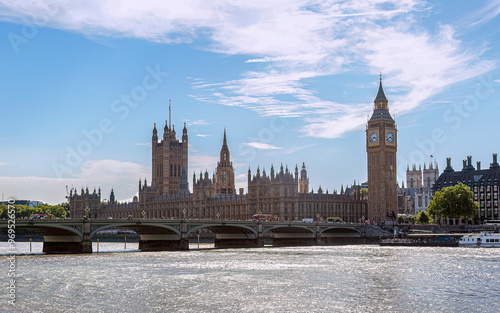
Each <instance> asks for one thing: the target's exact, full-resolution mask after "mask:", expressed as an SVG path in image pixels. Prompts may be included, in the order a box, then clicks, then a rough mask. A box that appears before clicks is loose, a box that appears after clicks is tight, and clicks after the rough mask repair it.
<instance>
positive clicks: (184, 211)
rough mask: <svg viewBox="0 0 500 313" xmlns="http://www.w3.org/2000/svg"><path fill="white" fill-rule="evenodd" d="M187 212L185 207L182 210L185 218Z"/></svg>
mask: <svg viewBox="0 0 500 313" xmlns="http://www.w3.org/2000/svg"><path fill="white" fill-rule="evenodd" d="M186 212H187V210H186V209H185V208H184V209H183V210H182V213H184V219H186Z"/></svg>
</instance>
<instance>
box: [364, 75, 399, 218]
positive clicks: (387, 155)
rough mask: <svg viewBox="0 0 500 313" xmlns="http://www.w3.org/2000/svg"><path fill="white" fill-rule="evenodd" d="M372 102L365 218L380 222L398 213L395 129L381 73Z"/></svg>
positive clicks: (368, 139)
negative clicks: (366, 216)
mask: <svg viewBox="0 0 500 313" xmlns="http://www.w3.org/2000/svg"><path fill="white" fill-rule="evenodd" d="M373 102H374V105H373V114H372V116H371V118H370V120H368V123H367V125H366V152H367V165H368V218H369V219H371V220H373V221H374V222H381V221H383V220H385V219H386V217H387V216H392V214H393V213H394V214H397V212H398V195H397V180H396V165H397V162H396V152H397V128H396V122H395V121H394V119H393V118H392V116H391V114H390V113H389V101H388V100H387V98H386V96H385V93H384V89H383V87H382V74H380V84H379V88H378V93H377V96H376V97H375V100H374V101H373Z"/></svg>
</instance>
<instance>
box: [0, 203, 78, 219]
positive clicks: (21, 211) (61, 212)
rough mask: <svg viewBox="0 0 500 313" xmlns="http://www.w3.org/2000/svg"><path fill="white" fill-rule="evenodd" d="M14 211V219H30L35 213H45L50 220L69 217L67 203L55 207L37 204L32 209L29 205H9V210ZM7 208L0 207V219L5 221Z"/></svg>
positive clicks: (5, 206) (3, 205)
mask: <svg viewBox="0 0 500 313" xmlns="http://www.w3.org/2000/svg"><path fill="white" fill-rule="evenodd" d="M12 208H14V210H15V211H16V218H30V217H31V216H33V214H37V213H45V214H47V215H48V216H50V218H66V217H68V216H69V203H68V202H64V203H61V204H57V205H50V204H46V203H45V204H39V205H36V206H34V207H30V206H29V205H24V204H11V205H10V210H12ZM8 211H9V206H8V205H6V204H2V205H0V218H1V219H7V218H8Z"/></svg>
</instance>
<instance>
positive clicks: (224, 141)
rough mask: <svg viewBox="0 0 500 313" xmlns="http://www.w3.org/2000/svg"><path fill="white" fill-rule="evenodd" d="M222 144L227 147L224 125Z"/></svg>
mask: <svg viewBox="0 0 500 313" xmlns="http://www.w3.org/2000/svg"><path fill="white" fill-rule="evenodd" d="M222 146H223V147H227V140H226V128H225V127H224V140H223V141H222Z"/></svg>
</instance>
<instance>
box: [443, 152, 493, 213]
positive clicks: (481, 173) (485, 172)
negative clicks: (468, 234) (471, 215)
mask: <svg viewBox="0 0 500 313" xmlns="http://www.w3.org/2000/svg"><path fill="white" fill-rule="evenodd" d="M458 183H462V184H464V185H467V186H469V188H470V189H471V191H472V192H473V193H474V201H476V202H478V203H479V208H478V212H477V217H475V222H476V223H479V222H482V221H484V220H498V219H500V216H499V213H498V211H499V210H498V191H499V188H500V187H499V186H500V165H499V164H498V161H497V154H496V153H494V154H493V162H492V163H490V166H489V167H488V168H482V167H481V162H479V161H477V163H476V167H474V165H473V164H472V157H471V156H468V157H467V159H465V160H463V166H462V170H461V171H455V170H454V169H453V167H452V166H451V158H447V159H446V168H445V169H444V171H443V173H442V174H441V175H440V176H439V178H438V179H437V181H436V184H435V185H434V190H435V191H440V190H441V189H443V188H444V187H448V186H455V185H457V184H458Z"/></svg>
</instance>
